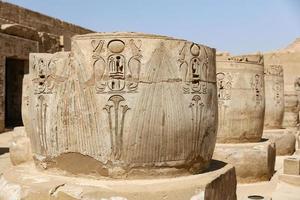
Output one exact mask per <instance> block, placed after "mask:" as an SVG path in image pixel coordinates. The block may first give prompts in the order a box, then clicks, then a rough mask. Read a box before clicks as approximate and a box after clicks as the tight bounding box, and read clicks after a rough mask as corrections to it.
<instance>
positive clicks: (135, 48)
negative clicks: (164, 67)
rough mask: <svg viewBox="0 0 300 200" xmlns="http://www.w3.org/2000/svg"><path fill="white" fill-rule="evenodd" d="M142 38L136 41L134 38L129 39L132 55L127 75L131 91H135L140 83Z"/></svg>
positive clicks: (128, 86)
mask: <svg viewBox="0 0 300 200" xmlns="http://www.w3.org/2000/svg"><path fill="white" fill-rule="evenodd" d="M141 44H142V42H141V40H138V41H137V44H135V43H134V40H133V39H131V40H130V41H129V47H130V49H131V52H132V57H131V58H130V59H129V61H128V75H127V80H128V83H127V88H128V90H129V91H135V90H136V89H137V87H138V84H139V78H140V71H141V59H142V57H143V56H142V54H141Z"/></svg>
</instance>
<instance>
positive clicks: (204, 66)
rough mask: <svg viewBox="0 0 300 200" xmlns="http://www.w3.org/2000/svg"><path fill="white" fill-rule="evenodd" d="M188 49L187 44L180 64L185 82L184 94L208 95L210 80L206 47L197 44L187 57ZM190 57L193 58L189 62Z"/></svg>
mask: <svg viewBox="0 0 300 200" xmlns="http://www.w3.org/2000/svg"><path fill="white" fill-rule="evenodd" d="M187 52H188V47H187V44H186V43H185V44H184V46H183V48H182V49H181V50H180V52H179V59H178V61H179V62H180V65H179V68H180V72H181V78H182V82H183V91H184V93H186V94H188V93H198V94H206V93H207V78H208V55H207V52H206V50H205V48H204V47H200V46H199V45H197V44H194V43H193V44H192V45H191V46H190V49H189V52H190V54H189V55H187ZM188 57H191V58H190V60H189V62H188V61H187V59H188Z"/></svg>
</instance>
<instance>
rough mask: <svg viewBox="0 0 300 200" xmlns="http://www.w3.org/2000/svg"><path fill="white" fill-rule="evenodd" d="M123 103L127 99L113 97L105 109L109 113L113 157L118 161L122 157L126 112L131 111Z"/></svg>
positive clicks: (118, 96)
mask: <svg viewBox="0 0 300 200" xmlns="http://www.w3.org/2000/svg"><path fill="white" fill-rule="evenodd" d="M123 101H125V99H124V98H123V97H122V96H120V95H113V96H111V97H110V98H109V99H108V104H107V105H105V107H104V108H103V109H104V110H106V111H107V113H108V122H109V129H110V142H111V148H112V157H113V158H114V159H116V160H119V159H120V158H121V155H122V149H123V130H124V121H125V115H126V112H127V111H128V110H129V107H128V106H127V105H121V102H123Z"/></svg>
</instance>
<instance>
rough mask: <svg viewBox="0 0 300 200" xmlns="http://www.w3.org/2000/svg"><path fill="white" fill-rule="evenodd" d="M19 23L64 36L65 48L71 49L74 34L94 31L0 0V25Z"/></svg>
mask: <svg viewBox="0 0 300 200" xmlns="http://www.w3.org/2000/svg"><path fill="white" fill-rule="evenodd" d="M9 23H10V24H12V23H18V24H21V25H24V26H28V27H32V28H35V29H36V30H37V31H39V32H46V33H50V34H54V35H58V36H59V35H63V36H64V48H65V50H70V47H71V45H70V44H71V40H70V38H71V37H72V36H73V35H77V34H85V33H91V32H93V31H91V30H88V29H85V28H82V27H79V26H76V25H73V24H70V23H67V22H64V21H61V20H59V19H56V18H52V17H49V16H46V15H43V14H40V13H38V12H34V11H31V10H28V9H25V8H22V7H19V6H16V5H13V4H10V3H6V2H3V1H1V0H0V25H1V24H9Z"/></svg>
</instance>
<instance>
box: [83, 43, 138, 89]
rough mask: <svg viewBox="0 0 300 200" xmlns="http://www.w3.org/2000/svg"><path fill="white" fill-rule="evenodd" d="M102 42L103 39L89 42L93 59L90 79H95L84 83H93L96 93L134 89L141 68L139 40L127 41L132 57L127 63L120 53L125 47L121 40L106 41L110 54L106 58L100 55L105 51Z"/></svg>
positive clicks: (136, 86) (136, 85)
mask: <svg viewBox="0 0 300 200" xmlns="http://www.w3.org/2000/svg"><path fill="white" fill-rule="evenodd" d="M104 43H105V42H104V41H103V40H100V41H96V40H92V42H91V45H92V49H93V53H92V58H93V59H94V62H93V67H94V75H93V77H92V78H91V79H93V78H94V79H95V80H94V81H93V80H91V79H90V80H88V81H87V83H86V84H87V85H93V84H94V83H95V88H96V92H97V93H105V92H109V93H113V92H121V91H122V92H133V91H136V90H137V88H138V82H139V76H140V68H141V58H142V55H141V50H140V47H141V41H140V40H138V42H137V43H138V44H136V43H135V42H134V40H133V39H131V40H130V41H129V48H130V49H131V52H132V57H131V58H129V60H128V63H127V60H126V58H125V56H124V55H123V54H122V52H123V51H124V50H125V48H126V45H125V43H124V42H123V41H121V40H111V41H110V42H108V44H107V50H108V52H110V53H112V54H110V55H109V56H108V57H107V59H105V58H104V57H102V55H101V54H102V53H103V52H104V51H105V50H104V49H103V47H104ZM105 60H106V61H105ZM125 88H127V90H125Z"/></svg>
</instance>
